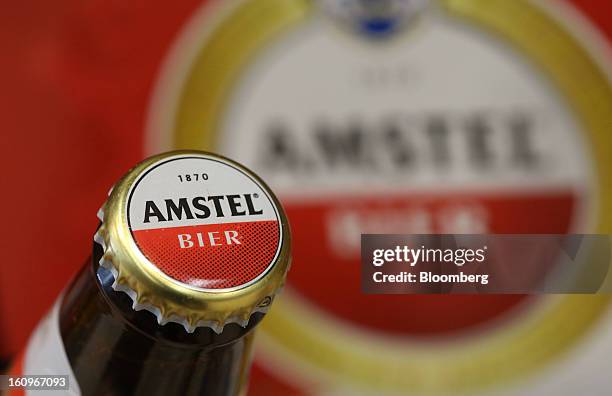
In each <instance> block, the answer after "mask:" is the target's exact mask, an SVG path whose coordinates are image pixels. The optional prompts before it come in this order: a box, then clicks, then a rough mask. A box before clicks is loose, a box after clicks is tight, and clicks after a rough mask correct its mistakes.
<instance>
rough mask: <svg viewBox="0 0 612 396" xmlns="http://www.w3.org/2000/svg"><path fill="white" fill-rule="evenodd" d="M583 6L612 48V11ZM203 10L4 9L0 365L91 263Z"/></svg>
mask: <svg viewBox="0 0 612 396" xmlns="http://www.w3.org/2000/svg"><path fill="white" fill-rule="evenodd" d="M573 3H575V4H576V5H577V6H578V8H579V9H580V10H582V11H583V12H584V14H586V15H587V16H588V17H589V18H590V19H591V20H592V21H594V23H595V24H596V25H597V26H598V28H599V29H600V31H601V32H602V33H603V34H604V35H605V36H607V38H608V39H610V40H612V2H609V1H607V0H599V1H596V0H591V1H589V0H574V1H573ZM199 4H201V1H199V0H183V1H181V2H172V6H170V3H168V2H162V1H158V0H149V1H146V2H145V1H116V0H114V1H108V0H107V1H101V0H95V1H87V2H83V1H76V0H64V1H46V0H45V1H43V0H30V1H22V2H19V1H15V2H4V4H3V6H2V12H0V45H1V48H2V54H3V55H2V60H1V62H0V79H1V84H0V87H1V89H2V91H3V92H2V95H1V96H0V98H1V99H0V100H2V103H0V120H1V125H2V127H3V130H2V134H1V137H0V139H1V140H0V141H1V142H2V146H1V147H2V156H1V159H0V161H1V167H0V169H2V171H1V172H2V178H1V179H0V180H1V182H2V194H0V208H1V210H2V211H1V213H2V220H3V226H2V227H1V228H0V240H1V246H2V250H1V252H2V259H3V262H2V265H1V266H0V314H1V315H0V356H3V357H8V356H10V355H12V354H14V353H15V352H16V351H18V350H19V349H20V348H21V347H22V346H23V344H24V342H25V341H26V339H27V337H28V336H29V333H30V331H31V329H32V328H33V326H34V325H35V324H36V322H37V321H38V320H39V318H40V317H41V316H42V315H43V313H44V312H45V311H46V309H47V308H48V307H49V305H50V304H51V302H52V301H53V300H54V299H55V297H56V296H57V294H58V293H59V291H60V290H61V288H62V287H63V286H64V285H65V284H66V283H67V281H68V280H69V278H70V277H71V276H72V274H73V273H74V272H75V271H76V270H77V268H79V267H80V266H81V265H82V263H83V262H84V260H85V258H86V257H87V256H88V255H89V253H90V251H91V244H92V234H93V232H94V230H95V227H96V225H97V220H96V212H97V210H98V208H99V206H100V205H101V204H102V202H103V201H104V199H105V197H106V192H107V190H108V189H109V187H110V186H111V184H112V183H113V182H114V181H115V180H116V179H117V178H118V177H119V176H120V175H121V174H122V173H124V172H125V171H126V170H127V169H128V168H129V167H131V166H132V165H133V164H134V163H135V162H136V161H138V160H140V159H141V158H142V157H143V155H144V153H143V146H144V144H143V129H144V122H145V117H146V112H147V109H148V105H149V98H150V95H151V92H152V89H153V87H154V84H155V81H156V77H157V75H158V72H159V67H160V62H161V61H162V59H163V58H164V55H165V54H166V53H167V51H168V49H169V46H170V45H171V44H172V42H173V40H174V39H175V38H176V36H177V34H178V32H179V30H180V28H181V26H182V25H183V24H184V22H185V21H186V20H187V19H188V18H189V16H190V15H191V14H192V12H193V11H194V9H196V8H197V7H198V6H199ZM230 50H231V49H230Z"/></svg>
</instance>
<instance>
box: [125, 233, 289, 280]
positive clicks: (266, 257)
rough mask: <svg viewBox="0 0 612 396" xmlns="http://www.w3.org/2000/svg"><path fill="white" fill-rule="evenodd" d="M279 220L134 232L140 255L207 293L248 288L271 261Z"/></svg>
mask: <svg viewBox="0 0 612 396" xmlns="http://www.w3.org/2000/svg"><path fill="white" fill-rule="evenodd" d="M279 232H280V230H279V224H278V221H251V222H242V223H227V224H208V225H195V226H186V227H172V228H157V229H150V230H137V231H133V235H134V239H135V240H136V243H137V244H138V247H139V248H140V250H141V251H142V253H143V254H144V255H145V256H146V257H147V258H148V259H149V261H150V262H151V263H153V265H155V266H156V267H157V268H159V269H160V270H161V271H162V272H163V273H165V274H166V275H168V276H169V277H171V278H172V279H175V280H177V281H179V282H182V283H185V284H187V285H190V286H195V287H200V288H205V289H226V288H232V287H238V286H242V285H245V284H247V283H249V282H251V281H252V280H254V279H256V278H257V277H258V276H260V275H262V274H263V273H264V272H265V271H266V269H267V268H268V267H269V265H270V264H271V263H272V262H273V259H274V256H275V255H276V252H277V250H278V245H279V243H280V237H279V236H280V234H279Z"/></svg>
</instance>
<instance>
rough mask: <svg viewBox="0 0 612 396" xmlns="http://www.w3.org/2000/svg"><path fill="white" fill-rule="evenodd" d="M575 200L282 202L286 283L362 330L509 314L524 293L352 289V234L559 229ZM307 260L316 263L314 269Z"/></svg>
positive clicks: (457, 323) (427, 328) (497, 197)
mask: <svg viewBox="0 0 612 396" xmlns="http://www.w3.org/2000/svg"><path fill="white" fill-rule="evenodd" d="M578 200H579V197H577V196H576V195H575V194H574V192H573V191H571V190H567V191H556V192H549V193H546V192H543V193H537V192H535V193H532V192H527V191H524V192H521V193H517V194H515V195H507V194H506V195H504V194H503V193H498V194H495V193H488V194H485V193H481V194H469V193H456V194H449V195H448V196H439V195H433V194H432V195H427V194H420V195H419V194H410V195H408V194H407V195H394V196H389V197H386V198H380V197H369V198H365V197H364V198H358V197H351V196H342V197H338V198H336V199H329V200H325V201H324V200H321V201H316V202H304V203H297V202H293V203H285V208H286V210H287V215H288V217H289V219H290V221H291V223H292V224H293V241H294V244H293V253H294V262H295V265H294V266H293V267H292V276H291V281H290V285H291V287H292V288H293V290H294V291H297V292H298V293H300V294H301V295H302V296H303V297H305V299H306V300H307V301H310V302H312V303H314V304H316V306H317V307H318V308H320V309H323V310H325V311H327V313H329V314H331V315H333V317H335V318H340V319H342V320H344V321H347V322H349V323H352V324H355V325H358V326H363V327H366V328H368V329H370V330H375V331H379V332H386V333H390V334H396V335H406V334H408V335H426V336H432V335H442V334H449V333H453V332H456V331H459V330H462V329H467V328H471V327H473V326H477V325H480V324H483V323H487V322H490V321H491V320H493V319H496V318H499V317H501V316H503V315H504V314H506V313H509V312H510V311H512V310H513V309H514V308H515V307H517V306H518V305H519V303H521V302H523V301H525V296H522V295H499V296H495V295H489V296H429V295H428V296H418V295H365V294H363V293H362V292H361V289H360V276H361V275H360V271H359V268H360V267H359V260H360V244H359V242H360V238H359V236H360V234H361V233H415V234H418V233H519V234H520V233H566V232H568V231H569V230H570V226H571V224H570V222H571V219H572V217H573V216H572V215H573V213H574V211H575V210H576V203H577V202H578ZM346 213H348V215H345V214H346ZM349 236H351V237H349ZM313 246H316V247H317V248H316V249H313ZM309 263H317V265H318V267H317V270H316V271H314V270H313V266H312V265H309ZM322 271H325V272H324V273H323V274H324V276H322Z"/></svg>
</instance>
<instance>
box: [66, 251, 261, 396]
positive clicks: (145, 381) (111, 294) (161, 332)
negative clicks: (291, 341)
mask: <svg viewBox="0 0 612 396" xmlns="http://www.w3.org/2000/svg"><path fill="white" fill-rule="evenodd" d="M100 255H101V249H99V247H98V246H97V245H95V247H94V254H93V256H92V260H91V263H88V264H87V265H85V266H84V268H83V270H82V271H81V272H80V273H79V275H78V276H77V278H76V279H75V280H74V281H73V283H72V284H71V285H70V287H69V288H68V290H67V291H66V294H65V295H64V297H63V300H62V303H61V308H60V332H61V336H62V339H63V341H64V347H65V350H66V354H67V356H68V360H69V361H70V364H71V366H72V369H73V372H74V375H75V377H76V379H77V382H78V383H79V386H80V388H81V391H82V393H83V394H87V395H97V394H114V395H157V394H159V395H168V394H181V395H190V394H193V395H201V394H206V395H235V394H238V393H239V392H240V389H241V387H242V385H243V384H244V382H245V381H246V377H247V375H248V368H249V363H250V351H251V344H252V340H253V332H252V331H251V330H252V329H253V327H255V326H256V325H257V323H258V322H259V321H260V320H261V319H262V317H263V315H262V314H254V315H253V317H251V320H250V322H249V325H248V326H247V327H246V328H243V327H241V326H239V325H237V324H230V325H227V326H225V328H224V330H223V332H222V333H220V334H217V333H215V332H214V331H213V330H212V329H210V328H207V327H199V328H197V329H196V330H195V331H194V332H193V333H188V332H186V331H185V329H184V328H183V327H182V326H181V325H179V324H176V323H167V324H165V325H163V326H161V325H159V324H158V323H157V319H156V317H155V315H154V314H152V313H150V312H148V311H135V310H134V309H132V300H131V299H130V297H129V296H128V295H127V294H125V293H123V292H118V291H115V290H113V289H112V283H113V281H114V279H113V277H112V274H111V273H110V271H107V270H105V269H104V268H101V267H100V266H99V265H98V262H99V258H100Z"/></svg>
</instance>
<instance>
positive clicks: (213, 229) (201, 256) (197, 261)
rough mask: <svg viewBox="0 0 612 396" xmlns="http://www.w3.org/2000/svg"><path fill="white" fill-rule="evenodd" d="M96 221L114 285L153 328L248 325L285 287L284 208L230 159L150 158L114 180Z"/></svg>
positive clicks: (193, 155)
mask: <svg viewBox="0 0 612 396" xmlns="http://www.w3.org/2000/svg"><path fill="white" fill-rule="evenodd" d="M100 220H101V221H102V224H101V226H100V228H99V229H98V232H97V233H96V235H95V237H94V239H95V241H96V242H98V243H99V244H100V245H102V248H103V250H104V254H103V256H102V258H101V260H100V265H101V266H103V267H105V268H107V269H109V270H110V271H111V272H112V273H113V275H114V277H115V282H114V284H113V289H115V290H117V291H123V292H126V293H127V294H128V295H129V296H130V297H131V298H132V300H133V308H134V309H136V310H140V309H146V310H148V311H150V312H152V313H154V314H155V315H156V317H157V321H158V323H160V324H165V323H167V322H176V323H180V324H182V325H183V326H184V327H185V329H186V330H187V331H188V332H193V331H194V330H195V328H196V327H200V326H207V327H210V328H212V329H213V330H214V331H215V332H217V333H220V332H221V331H222V330H223V326H225V324H227V323H238V324H240V325H242V326H246V325H247V324H248V322H249V319H250V317H251V315H252V314H253V313H254V312H265V311H266V310H267V309H268V307H269V306H270V304H271V303H272V300H273V298H274V295H275V294H276V292H277V291H278V290H279V289H280V288H281V287H282V285H283V284H284V281H285V276H286V272H287V269H288V267H289V263H290V240H291V238H290V234H289V225H288V223H287V219H286V217H285V214H284V212H283V209H282V207H281V206H280V204H279V202H278V200H277V199H276V197H275V196H274V195H273V194H272V192H271V191H270V189H269V188H268V187H267V186H266V185H265V183H264V182H263V181H262V180H261V179H260V178H259V177H257V176H256V175H255V174H253V173H252V172H251V171H249V170H248V169H246V168H245V167H244V166H242V165H240V164H238V163H236V162H234V161H231V160H229V159H227V158H223V157H220V156H217V155H213V154H209V153H205V152H201V151H175V152H169V153H165V154H161V155H157V156H154V157H151V158H149V159H147V160H145V161H143V162H141V163H140V164H138V165H137V166H135V167H134V168H133V169H131V170H130V171H129V172H128V173H127V174H126V175H125V176H124V177H123V178H122V179H121V180H119V182H118V183H117V184H116V185H115V187H114V188H113V189H112V191H111V193H110V195H109V198H108V200H107V201H106V203H105V204H104V206H103V207H102V209H101V210H100Z"/></svg>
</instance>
